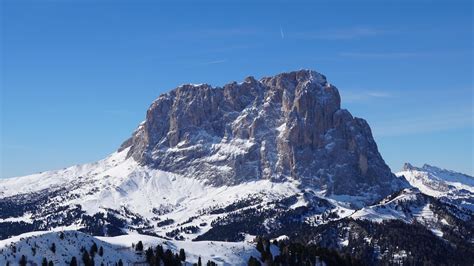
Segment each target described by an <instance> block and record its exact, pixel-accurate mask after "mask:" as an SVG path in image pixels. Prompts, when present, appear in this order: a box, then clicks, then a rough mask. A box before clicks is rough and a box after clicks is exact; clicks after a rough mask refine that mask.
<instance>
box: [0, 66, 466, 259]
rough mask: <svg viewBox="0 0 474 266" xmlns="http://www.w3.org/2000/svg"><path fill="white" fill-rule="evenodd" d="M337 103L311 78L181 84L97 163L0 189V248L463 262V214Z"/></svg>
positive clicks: (330, 90) (321, 80)
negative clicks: (283, 244) (272, 241)
mask: <svg viewBox="0 0 474 266" xmlns="http://www.w3.org/2000/svg"><path fill="white" fill-rule="evenodd" d="M340 102H341V99H340V95H339V92H338V90H337V88H336V87H335V86H333V85H331V84H330V83H329V82H328V81H327V79H326V77H325V76H324V75H322V74H319V73H317V72H315V71H310V70H300V71H294V72H289V73H282V74H278V75H275V76H273V77H265V78H262V79H260V80H256V79H255V78H253V77H248V78H246V79H245V80H244V81H243V82H241V83H236V82H233V83H230V84H227V85H224V86H223V87H215V88H214V87H211V86H210V85H207V84H200V85H192V84H187V85H183V86H180V87H178V88H176V89H174V90H172V91H170V92H168V93H165V94H163V95H161V96H159V97H158V98H157V99H156V100H155V101H154V102H153V103H152V104H151V106H150V107H149V109H148V110H147V114H146V119H145V121H144V122H142V123H141V124H140V125H139V126H138V127H137V129H136V130H135V131H134V132H133V134H132V136H131V137H130V138H129V139H128V140H126V141H125V142H124V143H123V144H122V145H121V146H120V148H119V149H118V150H117V151H116V152H114V153H112V154H111V155H110V156H108V157H107V158H105V159H103V160H100V161H98V162H94V163H90V164H85V165H77V166H72V167H69V168H65V169H61V170H56V171H48V172H43V173H39V174H34V175H30V176H24V177H17V178H8V179H0V239H6V240H5V241H10V239H12V241H14V242H18V239H16V238H15V236H18V235H20V234H23V233H28V232H32V231H48V230H74V231H80V232H84V233H87V234H90V235H93V236H102V237H117V236H124V235H125V236H127V235H136V234H140V235H148V236H150V237H151V236H152V237H156V238H159V239H163V241H165V240H166V241H181V242H183V243H186V244H188V245H194V244H192V243H195V245H200V244H199V243H205V242H202V241H224V242H228V241H233V242H240V243H242V242H244V241H245V240H246V239H252V238H253V237H255V236H264V237H266V238H278V239H280V237H282V236H285V235H286V236H288V237H289V239H290V241H296V242H304V243H306V244H315V243H316V244H318V245H320V246H322V247H325V248H330V249H335V250H338V251H339V252H343V253H346V254H350V256H354V257H355V258H356V259H358V260H361V261H363V262H365V263H370V264H377V263H393V262H395V261H397V260H398V259H400V258H402V259H407V258H410V259H412V260H413V261H416V262H419V263H422V262H426V258H427V256H434V252H437V251H438V250H440V249H443V248H444V249H446V250H448V251H449V252H448V253H447V254H448V255H449V256H447V257H446V258H449V260H451V259H452V260H454V261H456V262H457V263H458V264H464V263H465V262H466V261H465V259H464V258H469V257H470V255H474V254H472V252H470V251H472V250H474V249H472V248H473V247H474V246H473V244H472V243H474V241H473V239H474V238H473V236H472V234H473V233H472V232H473V231H474V230H473V228H474V225H473V223H474V222H473V221H474V219H473V217H474V216H473V212H472V210H470V209H469V208H465V206H464V205H465V204H463V201H462V200H461V201H460V200H459V199H460V198H456V199H458V200H457V201H453V200H451V201H447V200H444V197H437V196H435V197H433V195H432V194H429V193H425V191H423V188H421V187H419V189H417V187H416V186H415V185H414V184H413V183H412V182H411V181H410V180H408V181H410V182H408V181H407V180H406V179H405V177H406V176H405V174H403V175H399V176H397V175H395V174H393V173H392V172H391V170H390V169H389V167H388V166H387V165H386V164H385V162H384V160H383V158H382V156H381V155H380V153H379V152H378V148H377V145H376V143H375V141H374V139H373V136H372V133H371V130H370V127H369V125H368V123H367V122H366V121H365V120H363V119H361V118H356V117H353V116H352V115H351V114H350V113H349V111H347V110H344V109H341V107H340V105H341V103H340ZM430 178H431V177H430ZM408 179H409V178H408ZM449 182H451V181H449ZM463 182H464V181H463ZM410 183H411V184H410ZM452 186H454V185H452ZM455 187H456V188H461V186H455ZM464 192H465V191H464V190H462V189H458V190H453V191H452V193H454V194H456V195H461V194H460V193H464ZM456 197H457V196H456ZM451 198H453V197H451ZM352 227H357V228H359V229H360V230H362V231H360V232H363V233H360V234H358V235H353V234H350V233H348V232H349V231H347V230H348V229H349V228H352ZM420 228H422V229H423V230H424V231H423V232H422V234H423V237H425V239H427V240H429V241H430V242H431V243H433V245H434V248H433V251H430V250H427V249H424V248H422V247H420V245H418V244H417V245H412V244H410V243H412V242H413V241H415V240H416V238H415V235H410V234H407V235H400V236H398V237H399V238H397V239H398V240H399V241H398V242H397V246H398V247H399V249H394V248H393V247H391V246H390V243H389V242H387V241H386V239H387V237H393V236H387V235H386V233H387V232H392V233H394V234H402V232H403V230H407V231H417V230H418V231H419V230H421V229H420ZM384 230H385V231H384ZM418 231H417V232H418ZM334 234H336V235H337V236H338V237H334ZM349 236H350V237H349ZM12 237H13V238H12ZM143 237H145V236H143ZM369 238H370V239H374V242H367V241H366V240H364V239H369ZM191 241H194V242H191ZM361 241H362V242H361ZM364 241H365V242H364ZM364 243H365V244H364ZM382 243H383V244H382ZM377 250H378V251H377ZM402 251H403V252H408V253H409V255H407V256H404V257H403V256H402V255H400V254H401V253H400V252H402ZM219 252H223V251H222V250H221V251H219ZM377 252H379V254H377ZM380 252H381V253H380ZM384 252H385V253H384ZM408 253H407V254H408ZM232 254H235V252H234V253H232ZM447 262H449V261H447ZM468 262H470V261H468Z"/></svg>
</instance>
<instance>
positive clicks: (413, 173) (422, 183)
mask: <svg viewBox="0 0 474 266" xmlns="http://www.w3.org/2000/svg"><path fill="white" fill-rule="evenodd" d="M396 175H397V176H400V177H401V176H403V177H404V178H406V180H407V181H408V182H409V183H410V184H411V185H412V186H414V187H416V188H418V189H419V190H420V191H421V192H423V193H424V194H426V195H430V196H433V197H436V198H440V199H441V200H444V201H447V202H450V203H453V204H456V205H458V206H462V207H463V208H467V209H470V210H471V211H474V177H472V176H469V175H466V174H462V173H457V172H454V171H451V170H446V169H441V168H438V167H436V166H431V165H428V164H425V165H423V167H415V166H413V165H411V164H409V163H405V165H404V166H403V170H402V171H401V172H398V173H397V174H396Z"/></svg>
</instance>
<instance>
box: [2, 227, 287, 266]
mask: <svg viewBox="0 0 474 266" xmlns="http://www.w3.org/2000/svg"><path fill="white" fill-rule="evenodd" d="M139 241H142V243H143V245H144V249H147V248H148V247H152V248H153V249H154V248H155V247H156V246H157V245H162V246H163V248H164V249H165V250H166V249H169V250H171V251H172V252H173V253H178V252H179V250H180V249H184V250H185V252H186V262H187V263H188V264H189V265H190V264H192V263H197V261H198V258H199V257H201V260H202V261H203V262H204V263H206V262H207V261H208V260H211V261H214V262H216V263H218V264H219V265H245V264H246V263H247V261H248V259H249V257H250V256H254V257H258V256H259V252H258V251H257V250H256V249H255V243H253V242H251V241H243V242H237V243H235V242H217V241H200V242H185V241H169V240H164V239H162V238H158V237H153V236H146V235H137V234H132V235H127V236H117V237H93V236H90V235H87V234H84V233H81V232H77V231H64V232H59V231H58V232H46V231H38V232H31V233H26V234H22V235H19V236H15V237H12V238H9V239H5V240H1V241H0V265H6V263H7V262H9V263H10V265H18V263H19V261H20V259H21V257H22V255H25V257H26V260H27V261H28V262H29V263H31V264H33V263H36V264H37V265H41V262H42V260H43V258H46V260H47V261H48V262H49V261H52V262H53V263H54V265H69V262H70V261H71V259H72V257H76V260H77V262H78V263H82V254H83V253H82V251H81V249H82V248H85V249H86V250H87V251H89V250H90V249H91V247H92V245H93V244H94V243H95V244H96V245H97V246H98V248H100V247H102V249H103V255H99V254H96V255H95V256H94V262H95V265H101V263H103V264H104V265H115V263H117V262H118V261H119V260H122V262H123V264H124V265H132V264H133V263H139V262H144V261H145V256H144V253H141V252H136V251H135V249H134V248H132V245H134V244H135V245H136V244H137V243H138V242H139ZM53 243H54V245H55V252H53V251H52V249H51V247H52V245H53ZM272 252H273V254H278V249H277V248H276V247H273V248H272Z"/></svg>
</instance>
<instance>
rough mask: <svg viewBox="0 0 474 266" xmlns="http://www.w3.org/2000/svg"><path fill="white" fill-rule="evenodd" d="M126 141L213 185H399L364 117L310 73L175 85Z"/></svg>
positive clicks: (361, 189) (381, 190)
mask: <svg viewBox="0 0 474 266" xmlns="http://www.w3.org/2000/svg"><path fill="white" fill-rule="evenodd" d="M127 147H130V151H129V153H128V156H129V157H133V158H134V159H135V160H137V161H138V162H140V163H141V164H143V165H148V166H150V167H153V168H157V169H161V170H165V171H170V172H175V173H179V174H182V175H185V176H188V177H193V178H199V179H203V180H205V181H206V182H207V183H208V184H212V185H216V186H219V185H234V184H238V183H241V182H245V181H249V180H254V179H272V180H274V181H284V180H287V179H296V180H299V181H301V183H302V184H304V185H310V186H315V187H318V188H322V189H326V193H327V194H336V195H337V194H347V195H366V194H372V195H376V196H375V197H376V198H377V197H383V196H386V195H388V194H389V193H391V192H393V191H396V190H397V189H400V188H401V187H403V186H404V183H403V181H401V179H399V178H397V177H396V176H395V175H393V174H392V173H391V171H390V169H389V167H388V166H387V165H386V164H385V162H384V160H383V159H382V157H381V156H380V154H379V152H378V149H377V145H376V143H375V141H374V139H373V137H372V133H371V130H370V127H369V125H368V124H367V122H366V121H365V120H363V119H360V118H356V117H353V116H352V115H351V114H350V113H349V111H347V110H345V109H341V98H340V95H339V92H338V90H337V88H336V87H335V86H333V85H331V84H329V83H328V81H327V80H326V77H325V76H324V75H322V74H319V73H317V72H315V71H310V70H301V71H295V72H290V73H282V74H279V75H276V76H274V77H265V78H262V79H260V80H256V79H255V78H253V77H248V78H246V79H245V80H244V81H243V82H242V83H236V82H233V83H230V84H227V85H224V86H223V87H216V88H213V87H211V86H210V85H207V84H202V85H183V86H180V87H178V88H176V89H174V90H172V91H170V92H169V93H166V94H163V95H161V96H160V97H158V99H157V100H155V101H154V102H153V104H152V105H151V106H150V108H149V109H148V111H147V115H146V120H145V121H144V123H143V124H141V125H140V126H139V128H138V129H137V130H136V132H135V133H134V134H133V136H132V137H131V139H129V140H127V141H126V142H124V144H123V145H122V147H121V149H124V148H127Z"/></svg>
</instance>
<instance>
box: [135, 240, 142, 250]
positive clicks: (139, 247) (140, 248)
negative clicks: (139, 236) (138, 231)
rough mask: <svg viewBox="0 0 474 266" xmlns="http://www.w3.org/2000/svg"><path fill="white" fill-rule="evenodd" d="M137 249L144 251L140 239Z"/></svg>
mask: <svg viewBox="0 0 474 266" xmlns="http://www.w3.org/2000/svg"><path fill="white" fill-rule="evenodd" d="M135 250H136V251H143V243H142V241H141V240H140V241H138V243H137V245H136V246H135Z"/></svg>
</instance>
